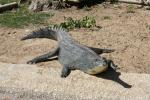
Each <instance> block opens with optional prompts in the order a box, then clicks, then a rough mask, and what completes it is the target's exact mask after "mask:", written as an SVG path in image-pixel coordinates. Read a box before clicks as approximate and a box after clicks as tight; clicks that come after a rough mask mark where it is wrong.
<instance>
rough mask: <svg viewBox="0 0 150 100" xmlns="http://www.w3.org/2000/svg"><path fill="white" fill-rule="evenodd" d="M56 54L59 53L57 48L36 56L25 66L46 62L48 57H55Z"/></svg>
mask: <svg viewBox="0 0 150 100" xmlns="http://www.w3.org/2000/svg"><path fill="white" fill-rule="evenodd" d="M58 52H59V48H57V49H55V50H54V51H51V52H49V53H46V54H44V55H41V56H38V57H36V58H34V59H32V60H30V61H28V62H27V64H35V63H38V62H42V61H45V60H47V59H48V58H50V57H54V56H57V55H58Z"/></svg>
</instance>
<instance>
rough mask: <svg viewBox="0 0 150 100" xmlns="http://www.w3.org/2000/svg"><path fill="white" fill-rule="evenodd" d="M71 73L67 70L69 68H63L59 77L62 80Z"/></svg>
mask: <svg viewBox="0 0 150 100" xmlns="http://www.w3.org/2000/svg"><path fill="white" fill-rule="evenodd" d="M70 73H71V69H70V68H69V66H68V65H67V66H64V67H63V69H62V72H61V77H62V78H66V77H67V76H68V75H69V74H70Z"/></svg>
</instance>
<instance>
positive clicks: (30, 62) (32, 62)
mask: <svg viewBox="0 0 150 100" xmlns="http://www.w3.org/2000/svg"><path fill="white" fill-rule="evenodd" d="M36 63H37V62H36V60H30V61H28V62H27V64H36Z"/></svg>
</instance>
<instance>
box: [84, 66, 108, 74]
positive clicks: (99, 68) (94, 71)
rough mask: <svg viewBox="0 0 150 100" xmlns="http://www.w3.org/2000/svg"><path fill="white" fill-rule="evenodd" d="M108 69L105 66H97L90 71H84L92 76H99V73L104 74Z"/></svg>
mask: <svg viewBox="0 0 150 100" xmlns="http://www.w3.org/2000/svg"><path fill="white" fill-rule="evenodd" d="M107 68H108V67H107V66H97V67H94V68H92V69H89V70H87V71H86V73H88V74H91V75H94V74H99V73H101V72H104V71H105V70H106V69H107Z"/></svg>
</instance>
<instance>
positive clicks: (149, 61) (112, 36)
mask: <svg viewBox="0 0 150 100" xmlns="http://www.w3.org/2000/svg"><path fill="white" fill-rule="evenodd" d="M127 6H128V5H127V4H114V5H110V4H109V5H105V6H103V4H101V5H95V6H93V7H92V8H91V10H90V11H85V9H80V10H79V9H76V8H74V7H73V8H69V9H64V10H60V11H52V12H54V13H55V15H54V17H53V18H51V19H50V20H49V21H50V22H52V23H60V22H62V21H64V17H73V18H76V19H80V18H82V17H83V16H94V17H95V19H96V22H97V25H98V26H101V27H102V28H101V29H99V30H90V29H77V30H72V31H70V32H69V33H70V35H71V36H72V37H73V38H74V39H75V40H76V41H79V42H80V43H81V44H84V45H88V46H92V47H97V48H110V49H115V50H116V51H115V52H113V53H109V54H103V55H102V56H105V57H107V58H110V59H112V60H113V61H114V62H115V64H116V65H118V67H119V68H120V69H119V71H122V72H129V73H130V72H134V73H150V35H149V34H150V12H149V10H146V9H145V8H142V9H141V8H138V6H134V11H135V13H127V8H128V7H127ZM107 16H109V18H108V17H107ZM106 17H107V18H106ZM37 28H38V27H37V26H30V27H26V28H24V29H9V28H5V27H0V62H5V63H15V64H18V63H26V62H27V61H28V60H30V59H32V58H34V57H36V56H38V55H41V54H44V53H47V52H49V51H51V50H52V49H54V48H55V47H56V45H57V42H56V41H53V40H48V39H34V40H26V41H20V38H21V37H23V36H24V35H26V34H28V33H29V32H30V31H32V30H34V29H37ZM38 66H39V67H41V66H45V67H51V66H54V67H61V65H60V64H59V62H58V61H57V60H53V61H49V62H42V63H39V64H38Z"/></svg>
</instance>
